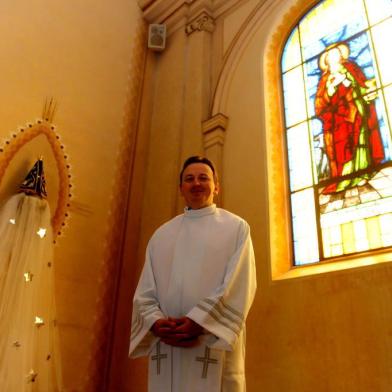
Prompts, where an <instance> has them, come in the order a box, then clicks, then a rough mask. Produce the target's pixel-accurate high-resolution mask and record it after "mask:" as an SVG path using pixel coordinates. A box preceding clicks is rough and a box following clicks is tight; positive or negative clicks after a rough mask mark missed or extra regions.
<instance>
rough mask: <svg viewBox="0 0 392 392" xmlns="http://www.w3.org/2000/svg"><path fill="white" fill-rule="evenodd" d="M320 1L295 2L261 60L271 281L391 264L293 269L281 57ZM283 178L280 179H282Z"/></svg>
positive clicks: (376, 255) (383, 255)
mask: <svg viewBox="0 0 392 392" xmlns="http://www.w3.org/2000/svg"><path fill="white" fill-rule="evenodd" d="M319 2H320V1H312V2H309V1H305V0H299V1H297V2H296V3H295V5H294V6H292V7H291V8H290V9H289V10H288V12H287V13H286V14H284V16H283V17H282V18H281V19H280V21H279V22H278V23H277V27H276V28H275V29H274V31H272V32H271V35H270V39H269V42H268V45H267V52H266V55H265V57H264V64H263V65H264V66H263V72H264V78H265V81H266V83H265V90H264V91H265V104H266V108H267V110H266V137H267V140H266V142H267V145H268V149H267V164H268V183H269V186H268V193H269V211H270V217H269V223H270V228H269V229H270V230H269V234H270V244H271V247H270V255H271V274H272V278H273V279H285V278H291V277H299V276H305V275H311V274H317V273H323V272H329V271H336V270H342V269H347V268H356V267H362V266H370V265H374V264H378V263H382V262H388V261H391V260H392V251H391V250H387V251H385V250H382V251H374V252H366V254H353V255H348V256H347V255H346V256H339V257H335V258H332V259H330V260H328V261H326V262H319V263H317V264H312V265H307V266H298V267H296V266H294V265H293V248H292V234H291V214H290V203H289V198H290V192H289V176H288V162H287V154H286V144H285V125H284V105H283V95H282V91H283V88H282V87H283V86H282V81H281V66H280V65H281V55H282V51H283V48H284V45H285V43H286V41H287V39H288V37H289V36H290V34H291V31H292V29H293V28H294V27H295V26H296V25H297V24H298V22H299V21H300V20H301V19H302V17H303V16H304V15H306V14H307V13H308V12H309V10H311V9H312V8H313V7H314V6H316V5H317V4H318V3H319ZM282 174H283V175H282Z"/></svg>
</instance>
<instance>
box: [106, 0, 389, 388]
mask: <svg viewBox="0 0 392 392" xmlns="http://www.w3.org/2000/svg"><path fill="white" fill-rule="evenodd" d="M301 7H302V9H306V7H309V3H308V2H305V1H282V2H279V3H277V2H273V1H264V2H256V1H243V2H238V3H236V4H233V7H231V8H229V9H226V11H225V13H224V14H222V15H219V17H217V18H216V19H215V29H214V31H213V32H207V31H203V30H202V31H195V32H193V33H192V34H190V35H188V36H186V35H185V33H184V31H183V30H182V31H181V30H180V29H178V30H176V31H175V32H174V33H172V34H171V35H170V34H169V36H168V48H167V50H166V51H164V52H163V53H161V54H159V55H157V56H155V55H152V54H150V57H151V56H154V60H153V63H154V65H153V66H152V69H150V71H149V72H150V73H149V76H150V78H151V80H149V81H148V80H146V81H145V86H147V87H150V88H151V91H153V93H152V92H151V91H150V92H149V93H147V92H145V93H147V94H153V98H152V101H153V104H152V106H151V102H150V103H149V105H150V110H151V112H149V115H150V116H151V118H152V120H151V123H150V127H149V129H148V131H149V132H150V134H149V140H148V142H147V144H148V148H149V152H148V154H147V156H148V159H147V161H148V163H147V172H146V187H145V188H144V191H145V194H144V198H143V202H142V204H143V213H142V214H141V217H140V218H141V225H140V227H141V231H140V237H139V238H140V242H139V248H138V249H139V250H138V252H137V255H136V256H135V255H134V258H133V260H134V262H135V268H136V269H137V270H138V271H140V268H141V265H142V264H143V261H144V255H143V252H144V248H145V246H146V243H147V241H148V238H149V236H150V235H151V234H152V232H153V231H154V230H155V228H156V227H157V226H158V225H159V224H161V223H162V222H164V221H165V220H167V219H169V218H171V217H172V216H174V215H175V214H177V213H179V212H180V211H181V208H182V204H181V201H180V199H179V197H178V193H176V192H177V191H176V188H177V173H178V171H179V169H180V164H181V161H182V160H183V158H185V157H186V156H187V155H190V154H192V153H203V152H204V147H205V146H204V144H203V143H204V141H203V138H202V135H201V131H202V130H201V126H200V125H201V123H203V122H204V121H206V120H208V117H209V116H213V115H215V114H217V113H222V114H224V115H225V116H227V117H228V124H227V127H226V129H225V131H224V134H225V138H224V143H223V148H222V151H223V158H222V169H223V170H222V173H221V175H222V184H223V199H222V206H223V207H224V208H227V209H229V210H230V211H233V212H234V213H237V214H239V215H241V216H243V217H244V218H245V219H246V220H248V222H249V223H250V226H251V230H252V236H253V242H254V246H255V251H256V260H257V275H258V282H259V287H258V293H257V297H256V302H255V304H254V306H253V308H252V310H251V313H250V316H249V322H248V328H247V339H248V344H247V384H248V390H249V391H260V390H263V391H268V392H281V391H286V390H287V391H293V392H294V391H298V392H300V391H301V392H304V391H315V390H317V391H325V392H328V391H331V390H339V391H346V392H354V391H364V392H365V391H369V390H379V391H384V390H387V389H388V385H390V382H391V379H390V378H391V375H390V371H389V370H388V369H390V366H391V356H390V352H391V347H390V339H389V337H390V333H391V331H390V327H389V326H390V325H392V324H391V317H390V314H391V305H390V303H391V301H390V300H391V295H392V292H391V288H390V284H389V281H390V275H391V272H392V269H391V267H390V265H389V264H382V265H373V266H370V267H363V268H355V269H347V270H343V271H336V272H330V273H324V274H314V275H309V276H307V277H297V278H295V279H282V280H276V279H273V276H272V269H273V266H272V265H271V262H272V261H273V260H272V259H271V254H272V252H271V249H279V248H280V246H281V244H280V243H279V242H278V243H275V242H274V243H271V237H270V228H271V226H272V225H274V224H276V223H277V222H276V219H286V220H284V222H285V223H284V227H285V230H286V232H287V233H289V231H290V224H289V221H288V220H287V217H285V215H284V214H281V213H280V211H274V210H273V208H272V207H271V206H274V205H276V204H274V203H273V201H271V199H270V197H271V194H270V192H269V189H270V187H271V185H273V184H272V183H273V181H274V177H271V173H270V172H269V170H270V168H269V166H268V160H267V155H268V154H270V156H271V155H272V156H273V157H274V159H277V160H281V161H283V163H284V159H285V158H284V157H283V156H282V155H281V150H272V149H273V148H274V146H271V145H269V144H268V140H269V138H268V135H269V133H270V132H274V131H275V130H274V129H269V128H268V127H269V123H268V121H267V117H268V111H269V110H271V107H266V106H265V104H266V102H267V100H266V99H265V97H266V95H267V94H268V91H267V90H266V89H267V86H268V77H269V75H268V73H266V68H265V59H266V57H267V56H269V51H268V49H269V47H268V44H269V40H270V39H271V37H275V39H279V33H280V31H278V32H277V31H276V30H277V26H278V25H279V24H280V23H282V20H284V21H285V22H286V23H287V21H289V23H293V24H294V23H295V21H297V20H298V15H299V14H298V9H300V8H301ZM290 13H291V14H292V16H291V17H289V16H290ZM287 15H289V16H287ZM284 16H285V17H286V19H284V18H283V17H284ZM244 22H245V23H247V26H245V25H244ZM274 34H275V36H274ZM277 37H278V38H277ZM283 40H284V36H282V37H281V41H282V43H283ZM203 41H204V44H202V42H203ZM150 64H152V60H151V59H150ZM206 64H210V65H209V66H210V68H209V69H210V70H211V71H210V75H209V80H205V78H208V72H207V73H205V72H202V70H201V68H202V67H203V66H205V65H206ZM276 67H279V64H276ZM207 69H208V66H207ZM170 70H171V71H170ZM190 70H192V72H190ZM203 91H208V92H209V93H208V94H204V93H203ZM168 92H170V99H169V100H167V93H168ZM180 96H181V97H182V98H180ZM179 101H180V102H179ZM275 105H277V106H279V105H281V102H280V101H277V102H276V103H275ZM205 113H207V114H208V116H207V117H205ZM167 138H170V139H167ZM281 143H283V139H282V140H281ZM192 146H193V148H192ZM167 159H169V161H167ZM166 161H167V162H166ZM162 162H165V164H164V165H163V164H162ZM283 167H284V165H283ZM277 175H278V176H280V177H285V176H287V174H286V173H285V172H284V171H282V172H281V173H278V174H277ZM283 192H287V190H286V191H284V190H283ZM287 196H288V195H287V194H283V195H279V198H282V199H284V200H286V201H288V197H287ZM286 207H287V205H286ZM127 235H130V234H127ZM283 254H284V252H283ZM123 289H124V290H128V287H123ZM122 317H123V318H124V322H125V318H126V317H127V316H125V315H123V316H122ZM124 344H125V340H124ZM124 361H125V355H124ZM145 364H146V363H145V360H137V361H130V362H127V364H126V365H125V367H128V374H130V375H132V377H133V381H132V379H131V378H128V379H127V380H126V381H124V390H126V391H128V390H129V391H132V390H144V388H145V382H146V381H145V380H146V373H145V371H144V372H142V373H141V376H140V377H138V376H137V372H138V371H140V369H145ZM112 374H113V375H114V374H115V373H112ZM133 382H136V384H133ZM132 385H137V388H136V389H132ZM113 390H115V389H113Z"/></svg>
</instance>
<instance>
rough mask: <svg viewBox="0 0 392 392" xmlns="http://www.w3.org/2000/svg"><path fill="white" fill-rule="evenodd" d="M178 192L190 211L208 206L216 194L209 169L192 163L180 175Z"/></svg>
mask: <svg viewBox="0 0 392 392" xmlns="http://www.w3.org/2000/svg"><path fill="white" fill-rule="evenodd" d="M180 191H181V194H182V196H183V197H184V200H185V203H186V205H187V206H188V207H189V208H192V210H198V209H199V208H204V207H208V206H210V205H211V204H212V203H213V202H214V196H215V195H217V194H218V191H219V185H218V184H217V183H215V180H214V174H213V172H212V170H211V168H210V167H209V166H208V165H206V164H205V163H192V164H190V165H189V166H187V167H186V168H185V170H184V172H183V173H182V179H181V184H180Z"/></svg>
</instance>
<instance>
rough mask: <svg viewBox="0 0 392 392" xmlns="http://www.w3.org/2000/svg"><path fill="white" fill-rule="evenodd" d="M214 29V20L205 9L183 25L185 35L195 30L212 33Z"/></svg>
mask: <svg viewBox="0 0 392 392" xmlns="http://www.w3.org/2000/svg"><path fill="white" fill-rule="evenodd" d="M214 29H215V20H214V19H213V18H212V17H211V15H209V14H208V13H207V12H206V11H203V12H202V13H201V14H200V15H199V16H198V17H197V18H196V19H194V20H193V21H192V22H190V23H188V24H187V25H186V26H185V32H186V33H187V35H190V34H192V33H194V32H195V31H208V32H209V33H212V32H213V31H214Z"/></svg>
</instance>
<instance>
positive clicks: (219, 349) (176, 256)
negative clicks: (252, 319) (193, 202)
mask: <svg viewBox="0 0 392 392" xmlns="http://www.w3.org/2000/svg"><path fill="white" fill-rule="evenodd" d="M255 290H256V273H255V261H254V253H253V247H252V241H251V238H250V230H249V225H248V224H247V223H246V222H245V221H244V220H243V219H242V218H240V217H238V216H236V215H234V214H232V213H230V212H228V211H226V210H223V209H220V208H216V206H215V204H213V205H211V206H209V207H206V208H202V209H199V210H190V209H185V212H184V214H182V215H179V216H177V217H175V218H174V219H172V220H171V221H169V222H167V223H166V224H164V225H163V226H161V227H160V228H159V229H158V230H157V231H156V232H155V233H154V235H153V236H152V238H151V240H150V242H149V244H148V247H147V252H146V262H145V265H144V269H143V272H142V275H141V278H140V281H139V284H138V287H137V289H136V292H135V296H134V301H133V314H132V332H131V344H130V356H131V357H134V358H135V357H140V356H146V355H148V356H149V391H150V392H169V391H170V392H199V391H200V392H215V391H216V392H220V391H225V392H228V391H232V392H243V391H245V374H244V373H245V371H244V359H245V319H246V316H247V314H248V311H249V308H250V306H251V304H252V301H253V298H254V293H255ZM183 316H187V317H189V318H191V319H192V320H194V321H195V322H196V323H198V324H200V325H201V326H202V327H203V328H204V331H205V334H203V335H202V336H201V337H200V344H199V345H197V346H195V347H191V348H182V347H173V346H170V345H166V344H165V343H163V342H161V341H160V339H159V338H158V337H156V336H155V335H153V334H152V332H151V331H150V328H151V327H152V325H153V324H154V323H155V321H156V320H158V319H160V318H167V317H183Z"/></svg>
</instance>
